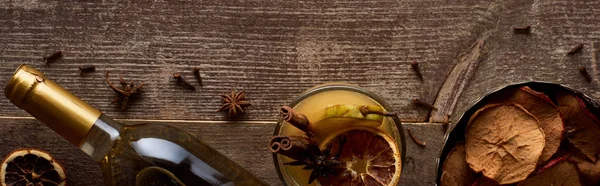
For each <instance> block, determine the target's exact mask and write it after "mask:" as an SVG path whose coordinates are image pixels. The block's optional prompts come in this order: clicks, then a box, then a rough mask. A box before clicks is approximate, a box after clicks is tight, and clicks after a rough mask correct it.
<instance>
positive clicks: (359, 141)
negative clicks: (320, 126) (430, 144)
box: [319, 127, 402, 186]
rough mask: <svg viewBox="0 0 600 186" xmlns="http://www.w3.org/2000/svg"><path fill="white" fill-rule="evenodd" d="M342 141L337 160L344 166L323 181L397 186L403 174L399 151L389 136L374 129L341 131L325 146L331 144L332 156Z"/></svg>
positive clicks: (364, 128)
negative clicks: (337, 174)
mask: <svg viewBox="0 0 600 186" xmlns="http://www.w3.org/2000/svg"><path fill="white" fill-rule="evenodd" d="M344 139H345V143H344V145H343V146H342V147H343V148H342V151H341V154H340V156H339V157H340V160H342V161H343V162H345V163H346V165H345V166H343V167H342V168H339V169H338V170H337V171H338V173H339V176H333V177H329V180H327V181H325V182H328V183H329V184H330V185H367V186H370V185H373V186H375V185H396V184H398V181H399V180H400V174H401V171H402V163H401V158H400V153H401V152H400V150H399V149H398V146H397V145H396V142H395V141H394V139H393V138H392V137H390V136H389V135H388V134H386V133H384V132H383V131H380V130H379V129H376V128H372V127H361V128H353V129H350V130H348V131H346V132H341V133H340V134H339V135H336V136H335V137H334V138H333V139H332V140H329V141H326V142H325V143H324V144H325V145H326V146H329V145H331V149H332V151H331V153H332V154H337V153H338V152H339V150H338V149H339V146H340V143H341V141H344ZM319 182H320V183H323V182H324V180H319Z"/></svg>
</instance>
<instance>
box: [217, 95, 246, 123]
mask: <svg viewBox="0 0 600 186" xmlns="http://www.w3.org/2000/svg"><path fill="white" fill-rule="evenodd" d="M221 98H222V99H223V106H221V108H220V109H219V110H217V112H221V111H226V110H227V111H228V115H229V117H233V116H237V115H238V114H243V113H244V108H245V107H248V106H250V105H251V104H250V102H249V101H247V100H246V90H242V91H240V92H237V93H236V92H235V91H234V90H231V95H227V94H224V95H221Z"/></svg>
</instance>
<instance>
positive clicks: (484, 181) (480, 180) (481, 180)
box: [471, 175, 500, 186]
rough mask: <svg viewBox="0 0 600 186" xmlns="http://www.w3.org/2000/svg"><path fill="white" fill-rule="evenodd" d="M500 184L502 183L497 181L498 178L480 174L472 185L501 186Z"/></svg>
mask: <svg viewBox="0 0 600 186" xmlns="http://www.w3.org/2000/svg"><path fill="white" fill-rule="evenodd" d="M499 185H500V184H498V182H496V180H493V179H490V178H488V177H485V176H483V175H480V176H479V177H477V178H476V179H475V181H474V182H473V184H471V186H499Z"/></svg>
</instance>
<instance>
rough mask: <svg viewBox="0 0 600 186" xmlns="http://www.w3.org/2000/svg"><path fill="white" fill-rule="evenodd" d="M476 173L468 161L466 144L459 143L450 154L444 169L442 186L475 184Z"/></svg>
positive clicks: (445, 161)
mask: <svg viewBox="0 0 600 186" xmlns="http://www.w3.org/2000/svg"><path fill="white" fill-rule="evenodd" d="M474 179H475V172H473V170H471V168H470V167H469V164H467V161H466V155H465V144H464V142H460V143H457V144H456V146H454V148H453V149H452V150H451V151H450V153H448V156H447V157H446V160H444V165H443V167H442V178H441V180H440V183H441V185H442V186H464V185H469V184H471V183H473V180H474Z"/></svg>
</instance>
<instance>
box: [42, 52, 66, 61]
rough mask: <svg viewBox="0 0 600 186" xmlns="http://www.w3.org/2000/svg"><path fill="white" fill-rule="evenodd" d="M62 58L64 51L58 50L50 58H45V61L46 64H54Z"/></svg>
mask: <svg viewBox="0 0 600 186" xmlns="http://www.w3.org/2000/svg"><path fill="white" fill-rule="evenodd" d="M62 56H63V54H62V51H60V50H58V51H56V52H54V53H52V54H51V55H49V56H45V57H44V61H45V62H46V64H48V63H52V62H55V61H56V60H58V59H60V58H61V57H62Z"/></svg>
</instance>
